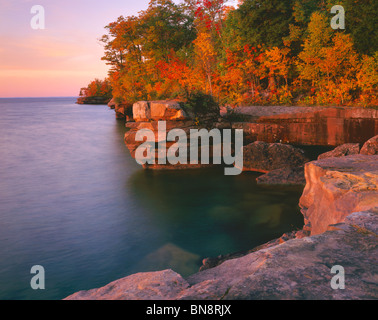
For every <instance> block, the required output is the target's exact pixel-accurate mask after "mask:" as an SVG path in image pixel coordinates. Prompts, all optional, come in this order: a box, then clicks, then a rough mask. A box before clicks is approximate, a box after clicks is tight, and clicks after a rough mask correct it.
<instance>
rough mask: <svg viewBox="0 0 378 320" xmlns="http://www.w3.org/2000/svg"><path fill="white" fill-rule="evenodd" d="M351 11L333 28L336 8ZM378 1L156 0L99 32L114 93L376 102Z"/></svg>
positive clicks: (233, 101) (239, 101) (128, 99)
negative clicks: (233, 2)
mask: <svg viewBox="0 0 378 320" xmlns="http://www.w3.org/2000/svg"><path fill="white" fill-rule="evenodd" d="M334 5H342V6H343V7H344V9H345V29H337V30H334V29H332V28H331V25H330V21H331V19H332V17H333V16H334V14H331V8H332V7H333V6H334ZM377 9H378V1H375V0H338V1H336V0H244V1H239V3H238V5H237V7H236V8H235V7H233V6H229V5H228V2H227V1H225V0H184V1H182V2H181V3H179V4H176V3H175V2H173V1H171V0H152V1H151V2H150V4H149V6H148V8H147V9H146V10H144V11H141V12H140V13H139V14H138V15H137V16H126V17H125V16H120V17H119V18H118V19H117V21H114V22H112V23H109V24H108V25H107V26H106V30H107V33H106V34H105V35H104V36H103V37H102V38H101V42H102V43H103V45H104V56H103V58H102V59H103V60H104V61H105V62H106V63H107V64H108V65H109V66H110V71H109V75H108V79H107V81H109V83H110V85H111V88H112V94H113V97H114V98H115V99H116V100H117V101H119V102H124V103H134V102H135V101H138V100H160V99H180V100H188V99H189V98H190V97H191V96H193V95H195V94H197V93H198V92H202V93H204V94H208V95H211V96H213V98H214V99H215V100H216V101H217V102H218V103H219V104H221V105H230V106H236V105H253V104H260V105H265V104H266V105H273V104H275V105H279V104H286V105H287V104H299V105H300V104H305V105H358V106H371V105H377V83H378V75H377V66H378V36H377V32H376V26H377V25H378V24H377V14H378V10H377Z"/></svg>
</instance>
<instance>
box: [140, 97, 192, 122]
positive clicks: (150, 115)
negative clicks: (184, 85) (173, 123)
mask: <svg viewBox="0 0 378 320" xmlns="http://www.w3.org/2000/svg"><path fill="white" fill-rule="evenodd" d="M133 117H134V120H135V121H150V120H155V121H158V120H188V119H189V116H188V115H187V114H186V112H185V111H184V110H183V109H182V108H181V106H180V104H179V102H177V101H170V100H167V101H138V102H136V103H134V105H133Z"/></svg>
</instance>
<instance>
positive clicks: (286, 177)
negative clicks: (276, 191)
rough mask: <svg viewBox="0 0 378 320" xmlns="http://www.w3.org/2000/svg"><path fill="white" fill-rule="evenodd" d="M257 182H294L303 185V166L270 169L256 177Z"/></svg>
mask: <svg viewBox="0 0 378 320" xmlns="http://www.w3.org/2000/svg"><path fill="white" fill-rule="evenodd" d="M256 181H257V183H258V184H271V185H279V184H296V185H305V184H306V178H305V173H304V166H300V167H295V168H281V169H276V170H273V171H270V172H268V173H266V174H263V175H262V176H260V177H258V178H257V179H256Z"/></svg>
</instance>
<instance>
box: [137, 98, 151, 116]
mask: <svg viewBox="0 0 378 320" xmlns="http://www.w3.org/2000/svg"><path fill="white" fill-rule="evenodd" d="M133 118H134V120H135V121H148V120H150V119H151V108H150V104H149V103H148V101H138V102H135V103H134V104H133Z"/></svg>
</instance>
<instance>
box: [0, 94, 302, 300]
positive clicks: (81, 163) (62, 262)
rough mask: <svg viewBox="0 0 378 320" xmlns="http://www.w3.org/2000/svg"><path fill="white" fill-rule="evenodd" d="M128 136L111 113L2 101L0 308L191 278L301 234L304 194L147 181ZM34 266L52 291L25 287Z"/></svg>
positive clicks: (251, 176) (70, 102) (219, 175)
mask: <svg viewBox="0 0 378 320" xmlns="http://www.w3.org/2000/svg"><path fill="white" fill-rule="evenodd" d="M124 132H125V127H124V124H123V123H122V121H119V120H116V119H115V114H114V111H112V110H110V109H109V108H108V107H107V106H94V105H77V104H75V98H22V99H21V98H20V99H0V150H1V151H0V152H1V154H0V299H62V298H64V297H66V296H68V295H70V294H72V293H74V292H76V291H79V290H88V289H92V288H96V287H100V286H103V285H106V284H107V283H109V282H111V281H113V280H116V279H119V278H122V277H125V276H127V275H129V274H132V273H136V272H141V271H151V270H162V269H167V268H171V269H173V270H175V271H177V272H179V273H181V274H183V275H184V276H186V275H189V274H191V273H193V272H196V271H197V270H198V268H199V267H200V265H201V261H202V259H203V258H205V257H210V256H211V257H213V256H217V255H219V254H227V253H231V252H236V251H241V250H247V249H251V248H253V247H255V246H257V245H260V244H262V243H265V242H267V241H269V240H271V239H273V238H276V237H279V236H281V235H282V234H283V233H284V232H288V231H292V230H294V229H299V228H300V227H302V225H303V217H302V215H301V214H300V212H299V208H298V206H297V204H298V200H299V197H300V194H301V192H302V189H301V188H288V187H285V188H272V187H270V188H269V187H262V186H257V184H256V183H255V178H256V177H257V176H258V174H255V173H243V174H242V175H240V176H235V177H227V176H224V174H223V170H221V169H220V170H218V169H215V170H213V169H211V170H210V169H206V170H194V171H192V170H189V171H167V172H164V171H161V172H152V171H144V170H143V169H141V167H140V166H139V165H138V164H137V163H136V162H135V160H134V159H133V158H131V156H130V154H129V151H128V150H127V148H126V146H125V145H124V143H123V136H124ZM33 265H42V266H43V267H44V269H45V277H46V280H45V285H46V288H45V290H32V289H31V287H30V280H31V278H32V277H33V275H32V274H31V273H30V270H31V267H32V266H33Z"/></svg>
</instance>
